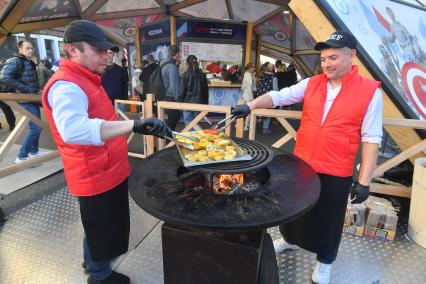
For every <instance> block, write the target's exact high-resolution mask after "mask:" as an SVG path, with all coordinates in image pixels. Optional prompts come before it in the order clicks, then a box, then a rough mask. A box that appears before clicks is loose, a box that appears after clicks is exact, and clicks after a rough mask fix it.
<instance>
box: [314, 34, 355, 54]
mask: <svg viewBox="0 0 426 284" xmlns="http://www.w3.org/2000/svg"><path fill="white" fill-rule="evenodd" d="M341 47H349V48H351V49H355V48H356V38H355V37H354V36H353V35H352V34H351V33H348V32H344V31H337V32H334V33H332V34H331V35H330V36H329V37H328V38H327V39H326V40H325V41H322V42H318V43H317V44H315V46H314V49H315V50H323V49H325V48H341Z"/></svg>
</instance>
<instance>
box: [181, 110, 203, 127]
mask: <svg viewBox="0 0 426 284" xmlns="http://www.w3.org/2000/svg"><path fill="white" fill-rule="evenodd" d="M199 113H200V112H198V111H187V110H184V111H183V122H185V126H186V125H188V124H189V123H190V122H191V121H192V120H194V118H195V117H196V116H197V115H198V114H199Z"/></svg>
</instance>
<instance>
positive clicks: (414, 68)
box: [401, 62, 426, 119]
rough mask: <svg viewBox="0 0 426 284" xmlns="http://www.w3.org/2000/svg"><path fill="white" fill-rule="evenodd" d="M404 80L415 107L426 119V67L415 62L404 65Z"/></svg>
mask: <svg viewBox="0 0 426 284" xmlns="http://www.w3.org/2000/svg"><path fill="white" fill-rule="evenodd" d="M401 73H402V74H401V75H402V81H403V82H404V88H405V91H406V92H407V94H408V96H409V97H410V99H411V101H412V103H413V105H414V107H415V108H416V109H417V110H418V112H419V113H420V115H421V116H422V117H423V119H426V69H425V68H424V67H422V66H420V65H418V64H416V63H414V62H407V63H405V64H404V66H402V72H401Z"/></svg>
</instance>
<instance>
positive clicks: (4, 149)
mask: <svg viewBox="0 0 426 284" xmlns="http://www.w3.org/2000/svg"><path fill="white" fill-rule="evenodd" d="M29 121H30V119H29V118H28V117H26V116H22V117H21V119H19V121H18V123H17V124H16V126H15V128H14V129H13V131H12V132H11V133H10V134H9V135H8V136H7V137H6V140H5V141H4V142H3V144H2V145H1V146H0V161H1V160H3V159H4V157H6V155H7V153H8V152H9V150H10V148H12V146H13V144H15V142H16V140H18V138H19V136H20V135H21V134H22V132H24V130H25V129H26V126H27V125H28V122H29Z"/></svg>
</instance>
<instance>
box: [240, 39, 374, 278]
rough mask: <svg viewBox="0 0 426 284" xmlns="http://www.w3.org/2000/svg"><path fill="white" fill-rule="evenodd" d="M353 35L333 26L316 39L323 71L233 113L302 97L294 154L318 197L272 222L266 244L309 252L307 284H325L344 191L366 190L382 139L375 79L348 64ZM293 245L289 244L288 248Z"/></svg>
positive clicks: (357, 194) (354, 195)
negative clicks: (273, 232) (296, 214)
mask: <svg viewBox="0 0 426 284" xmlns="http://www.w3.org/2000/svg"><path fill="white" fill-rule="evenodd" d="M355 48H356V39H355V37H354V36H353V35H352V34H350V33H347V32H343V31H338V32H335V33H333V34H332V35H330V36H329V37H328V39H327V40H326V41H325V42H319V43H317V44H316V45H315V49H316V50H318V51H321V65H322V69H323V71H324V73H323V74H320V75H316V76H313V77H311V78H308V79H305V80H302V81H300V82H299V83H298V84H296V85H293V86H291V87H288V88H283V89H281V90H280V91H271V92H268V93H267V95H265V96H260V97H258V98H257V99H256V100H254V101H252V102H250V103H249V104H247V105H242V106H239V107H237V108H236V109H235V110H233V114H234V115H235V116H238V117H245V116H247V115H249V114H250V111H251V110H253V109H257V108H270V107H275V106H283V105H290V104H294V103H298V102H301V101H303V112H302V118H301V125H300V128H299V130H298V132H297V139H296V146H295V149H294V155H296V156H297V157H299V158H301V159H303V160H304V161H305V162H306V163H308V164H309V165H310V166H311V167H312V168H313V169H314V170H315V171H316V172H317V173H318V175H319V178H320V181H321V194H320V198H319V200H318V203H317V204H316V205H315V206H314V208H313V209H312V210H310V211H309V212H308V213H306V214H305V215H303V216H302V217H301V218H299V219H298V220H295V221H293V222H289V223H287V224H284V225H281V226H280V231H281V233H282V234H283V236H284V238H285V239H286V241H287V242H285V241H284V239H280V240H277V241H275V242H274V246H275V251H276V252H281V251H283V250H285V249H292V248H296V246H295V245H297V246H300V247H302V248H304V249H306V250H309V251H311V252H314V253H316V255H317V262H316V265H315V268H314V272H313V274H312V280H313V281H314V282H315V283H321V284H323V283H329V281H330V273H331V265H332V263H333V262H334V260H335V259H336V256H337V251H338V248H339V244H340V240H341V237H342V229H343V223H344V218H345V211H346V204H347V201H348V196H349V194H350V197H351V200H352V203H361V202H363V201H365V200H366V199H367V197H368V195H369V184H370V181H371V177H372V174H373V171H374V168H375V166H376V162H377V155H378V149H379V145H380V142H381V137H382V94H381V92H380V89H379V87H380V83H379V82H377V81H374V80H369V79H366V78H363V77H361V76H360V75H359V74H358V67H357V66H354V65H352V61H353V59H354V58H355V55H356V50H355ZM360 144H362V161H361V168H360V171H359V175H358V181H357V182H356V183H355V184H354V185H353V186H352V187H351V184H352V174H353V167H354V161H355V156H356V154H357V151H358V148H359V145H360ZM290 244H293V245H290Z"/></svg>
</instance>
